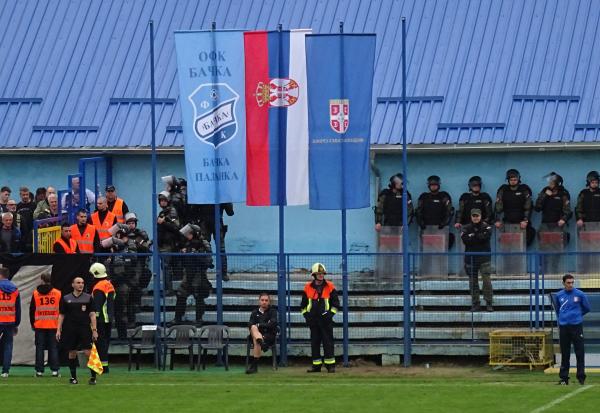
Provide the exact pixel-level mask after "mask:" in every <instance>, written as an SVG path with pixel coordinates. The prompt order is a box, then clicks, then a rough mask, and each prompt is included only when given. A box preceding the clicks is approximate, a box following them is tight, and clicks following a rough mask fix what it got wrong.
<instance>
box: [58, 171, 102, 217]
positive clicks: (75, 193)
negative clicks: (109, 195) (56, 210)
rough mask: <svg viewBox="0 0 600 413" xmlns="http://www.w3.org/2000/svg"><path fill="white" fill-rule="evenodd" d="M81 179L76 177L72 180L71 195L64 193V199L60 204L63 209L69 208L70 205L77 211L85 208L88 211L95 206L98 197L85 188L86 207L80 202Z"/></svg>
mask: <svg viewBox="0 0 600 413" xmlns="http://www.w3.org/2000/svg"><path fill="white" fill-rule="evenodd" d="M79 188H80V185H79V177H78V176H74V177H72V178H71V192H70V193H64V194H63V196H62V199H61V201H60V204H61V206H62V208H65V209H66V208H68V205H69V204H70V206H71V208H74V209H75V210H77V209H81V208H85V209H87V210H88V211H89V210H90V207H91V206H92V205H94V203H95V202H96V195H95V194H94V193H93V192H92V191H91V190H89V189H87V188H85V198H86V200H85V205H81V203H80V202H79Z"/></svg>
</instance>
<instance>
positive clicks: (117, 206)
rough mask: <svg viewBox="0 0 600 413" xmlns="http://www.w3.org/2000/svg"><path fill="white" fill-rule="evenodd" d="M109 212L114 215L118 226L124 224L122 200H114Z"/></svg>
mask: <svg viewBox="0 0 600 413" xmlns="http://www.w3.org/2000/svg"><path fill="white" fill-rule="evenodd" d="M110 212H112V213H113V214H114V215H115V217H116V218H117V222H118V223H119V224H124V223H125V216H124V215H123V200H122V199H121V198H117V199H116V200H115V203H114V204H113V207H112V208H111V209H110Z"/></svg>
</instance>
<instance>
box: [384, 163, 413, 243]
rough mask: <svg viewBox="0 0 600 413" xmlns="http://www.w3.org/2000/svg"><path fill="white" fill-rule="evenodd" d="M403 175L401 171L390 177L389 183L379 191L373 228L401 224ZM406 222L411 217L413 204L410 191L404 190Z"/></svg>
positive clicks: (410, 219)
mask: <svg viewBox="0 0 600 413" xmlns="http://www.w3.org/2000/svg"><path fill="white" fill-rule="evenodd" d="M403 181H404V177H403V176H402V174H401V173H398V174H396V175H393V176H392V177H390V183H389V185H388V187H387V188H386V189H384V190H383V191H381V192H380V193H379V196H378V197H377V206H376V207H375V230H376V231H379V230H381V226H382V225H385V226H398V227H399V226H402V208H403V202H402V185H403ZM406 194H407V200H406V206H407V214H408V223H409V224H410V222H411V221H412V218H413V214H414V211H413V204H412V196H411V195H410V192H408V191H407V192H406Z"/></svg>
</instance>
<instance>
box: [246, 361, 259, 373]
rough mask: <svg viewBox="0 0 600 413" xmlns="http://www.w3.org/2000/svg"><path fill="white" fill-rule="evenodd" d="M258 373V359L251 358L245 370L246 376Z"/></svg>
mask: <svg viewBox="0 0 600 413" xmlns="http://www.w3.org/2000/svg"><path fill="white" fill-rule="evenodd" d="M257 372H258V359H257V358H254V357H252V360H251V361H250V365H249V366H248V369H247V370H246V374H255V373H257Z"/></svg>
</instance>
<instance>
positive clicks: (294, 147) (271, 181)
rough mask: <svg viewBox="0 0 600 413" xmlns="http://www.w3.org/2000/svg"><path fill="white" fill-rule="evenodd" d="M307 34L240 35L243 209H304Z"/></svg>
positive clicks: (305, 31) (305, 193) (306, 194)
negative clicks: (243, 93) (243, 91)
mask: <svg viewBox="0 0 600 413" xmlns="http://www.w3.org/2000/svg"><path fill="white" fill-rule="evenodd" d="M306 34H310V30H292V31H274V32H266V31H259V32H246V33H244V54H245V81H246V129H247V132H246V171H247V191H246V203H247V204H248V205H253V206H266V205H306V204H308V95H307V87H306V86H307V81H306V55H305V35H306Z"/></svg>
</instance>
